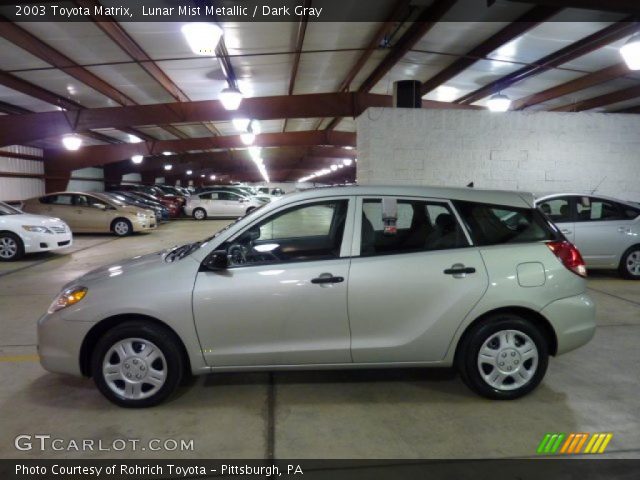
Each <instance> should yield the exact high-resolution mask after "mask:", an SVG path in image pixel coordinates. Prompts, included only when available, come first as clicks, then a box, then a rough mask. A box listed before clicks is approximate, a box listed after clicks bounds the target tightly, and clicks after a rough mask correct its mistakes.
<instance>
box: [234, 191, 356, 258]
mask: <svg viewBox="0 0 640 480" xmlns="http://www.w3.org/2000/svg"><path fill="white" fill-rule="evenodd" d="M348 204H349V201H348V200H330V201H325V202H317V203H312V204H305V205H300V206H295V207H291V208H288V209H286V210H284V211H281V212H278V213H275V214H274V215H272V216H270V217H269V218H267V219H265V220H263V221H262V222H260V223H259V224H257V225H253V226H252V227H251V228H249V229H248V230H246V231H245V232H243V233H242V234H240V236H239V237H237V238H236V239H235V240H234V241H232V242H226V243H225V244H224V245H223V246H222V248H223V249H225V250H226V251H227V255H228V257H229V265H230V266H245V265H262V264H270V263H283V262H298V261H314V260H329V259H334V258H338V257H339V256H340V247H341V245H342V237H343V233H344V226H345V222H346V217H347V208H348Z"/></svg>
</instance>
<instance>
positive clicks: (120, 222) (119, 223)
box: [111, 218, 133, 237]
mask: <svg viewBox="0 0 640 480" xmlns="http://www.w3.org/2000/svg"><path fill="white" fill-rule="evenodd" d="M111 230H112V231H113V233H115V234H116V235H118V236H119V237H126V236H127V235H130V234H131V232H133V227H132V225H131V222H130V221H129V220H127V219H126V218H117V219H115V220H114V221H113V224H112V225H111Z"/></svg>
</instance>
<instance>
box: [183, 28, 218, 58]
mask: <svg viewBox="0 0 640 480" xmlns="http://www.w3.org/2000/svg"><path fill="white" fill-rule="evenodd" d="M223 33H224V32H223V30H222V28H220V27H219V26H218V25H216V24H215V23H198V22H194V23H187V24H186V25H183V27H182V34H183V35H184V37H185V38H186V40H187V43H188V44H189V48H191V51H192V52H193V53H195V54H196V55H208V56H211V57H212V56H215V54H216V48H217V46H218V43H219V42H220V38H221V37H222V34H223Z"/></svg>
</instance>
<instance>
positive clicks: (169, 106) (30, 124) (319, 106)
mask: <svg viewBox="0 0 640 480" xmlns="http://www.w3.org/2000/svg"><path fill="white" fill-rule="evenodd" d="M431 103H432V104H434V105H435V104H438V102H431ZM440 103H442V102H440ZM444 105H446V104H444ZM371 106H377V107H388V106H391V97H390V96H387V95H372V94H358V93H328V94H324V93H321V94H308V95H292V96H288V95H281V96H275V97H253V98H246V99H245V100H243V102H242V104H241V105H240V108H239V109H238V110H237V111H235V112H229V111H227V110H225V109H224V107H223V106H222V105H221V104H220V102H219V101H218V100H205V101H199V102H186V103H182V102H176V103H165V104H150V105H131V106H126V107H108V108H92V109H83V110H76V111H65V112H43V113H34V114H28V115H20V116H16V117H15V118H8V117H2V118H0V145H13V144H16V143H18V144H22V143H28V142H30V141H33V140H38V139H41V138H47V137H51V136H58V135H63V134H66V133H70V132H73V131H74V126H75V128H77V129H79V130H89V129H95V128H119V129H126V128H128V127H132V126H134V125H154V124H156V123H163V124H171V123H188V122H203V121H230V120H231V119H232V118H233V117H234V116H244V117H247V118H254V119H257V120H274V119H282V118H313V117H320V116H325V117H327V116H358V115H359V114H360V113H361V112H362V111H363V110H364V109H366V108H367V107H371Z"/></svg>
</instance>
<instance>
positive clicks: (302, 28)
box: [282, 0, 311, 132]
mask: <svg viewBox="0 0 640 480" xmlns="http://www.w3.org/2000/svg"><path fill="white" fill-rule="evenodd" d="M303 6H304V11H305V12H307V11H308V8H309V7H311V0H305V1H304V5H303ZM308 22H309V14H308V13H305V14H303V15H301V16H300V21H299V22H298V31H297V33H296V42H295V47H294V52H295V54H294V56H293V64H292V65H291V74H290V75H289V90H288V92H289V95H293V92H294V91H295V89H296V78H297V76H298V68H299V67H300V57H301V56H302V46H303V45H304V37H305V34H306V32H307V23H308ZM287 120H288V119H287V118H285V119H284V123H283V124H282V131H283V132H286V131H287Z"/></svg>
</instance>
